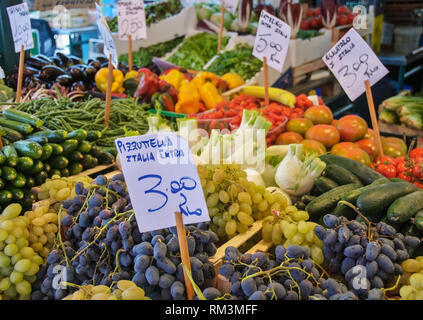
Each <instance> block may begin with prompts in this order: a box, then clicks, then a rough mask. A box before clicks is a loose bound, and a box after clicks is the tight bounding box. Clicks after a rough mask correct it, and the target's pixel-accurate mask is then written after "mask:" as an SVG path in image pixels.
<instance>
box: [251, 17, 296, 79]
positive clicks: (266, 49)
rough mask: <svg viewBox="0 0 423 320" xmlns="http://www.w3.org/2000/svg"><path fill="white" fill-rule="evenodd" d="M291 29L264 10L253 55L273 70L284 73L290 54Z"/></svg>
mask: <svg viewBox="0 0 423 320" xmlns="http://www.w3.org/2000/svg"><path fill="white" fill-rule="evenodd" d="M290 37H291V27H290V26H289V25H287V24H286V23H285V22H283V21H282V20H280V19H278V18H276V17H275V16H273V15H271V14H270V13H268V12H266V11H264V10H262V11H261V14H260V20H259V24H258V28H257V33H256V40H255V42H254V50H253V55H254V56H255V57H257V58H259V59H260V60H262V61H263V57H266V59H267V64H268V65H269V66H270V67H272V68H273V69H275V70H277V71H279V72H282V68H283V64H284V62H285V58H286V54H287V52H288V45H289V39H290Z"/></svg>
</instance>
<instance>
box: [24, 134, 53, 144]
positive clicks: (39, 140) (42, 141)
mask: <svg viewBox="0 0 423 320" xmlns="http://www.w3.org/2000/svg"><path fill="white" fill-rule="evenodd" d="M26 140H28V141H34V142H36V143H39V144H41V145H43V144H45V143H47V142H48V139H47V138H46V137H41V136H40V137H37V136H31V137H29V138H26Z"/></svg>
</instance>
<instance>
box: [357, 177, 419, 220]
mask: <svg viewBox="0 0 423 320" xmlns="http://www.w3.org/2000/svg"><path fill="white" fill-rule="evenodd" d="M417 190H419V189H418V188H417V187H416V186H415V185H413V184H411V183H408V182H405V181H403V182H389V183H385V184H382V185H379V186H376V187H374V188H372V189H370V190H367V191H364V192H363V193H362V194H361V195H360V196H359V197H358V199H357V207H358V208H359V209H360V211H361V212H362V213H363V214H364V215H365V216H366V217H367V218H368V219H369V220H370V221H372V222H377V221H379V220H380V219H381V218H382V216H383V215H384V214H385V212H386V210H387V209H388V207H389V206H390V205H391V203H393V202H394V201H395V200H396V199H398V198H400V197H402V196H405V195H407V194H409V193H412V192H414V191H417Z"/></svg>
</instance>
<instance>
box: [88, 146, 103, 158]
mask: <svg viewBox="0 0 423 320" xmlns="http://www.w3.org/2000/svg"><path fill="white" fill-rule="evenodd" d="M103 153H104V151H103V149H101V148H100V147H97V146H92V148H91V151H90V155H92V156H93V157H96V158H100V156H101V155H102V154H103Z"/></svg>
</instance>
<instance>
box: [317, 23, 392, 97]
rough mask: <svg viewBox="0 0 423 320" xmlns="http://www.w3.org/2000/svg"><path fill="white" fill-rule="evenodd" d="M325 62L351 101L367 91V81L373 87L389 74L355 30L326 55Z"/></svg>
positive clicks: (349, 32) (352, 29) (348, 33)
mask: <svg viewBox="0 0 423 320" xmlns="http://www.w3.org/2000/svg"><path fill="white" fill-rule="evenodd" d="M323 61H324V62H325V63H326V65H327V66H328V67H329V69H330V71H331V72H332V73H333V75H334V76H335V77H336V79H337V80H338V81H339V83H340V84H341V86H342V88H343V89H344V91H345V93H346V94H347V95H348V97H349V98H350V100H351V101H354V100H355V99H357V98H358V97H359V96H360V95H361V94H362V93H363V92H365V91H366V88H365V86H364V81H365V80H369V82H370V85H371V86H372V85H374V84H375V83H376V82H378V81H379V80H380V79H382V78H383V77H384V76H385V75H386V74H388V72H389V71H388V69H386V68H385V66H384V65H383V64H382V62H381V61H380V60H379V59H378V57H377V56H376V54H375V53H374V52H373V50H372V49H371V48H370V47H369V45H368V44H367V43H366V41H364V39H363V38H362V37H361V36H360V35H359V34H358V32H357V31H355V29H354V28H351V29H350V30H349V31H348V32H347V33H346V34H345V35H344V36H343V37H342V38H341V39H340V40H339V41H338V42H337V43H336V44H335V46H334V47H333V48H332V49H330V50H329V52H328V53H326V54H325V55H324V57H323Z"/></svg>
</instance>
